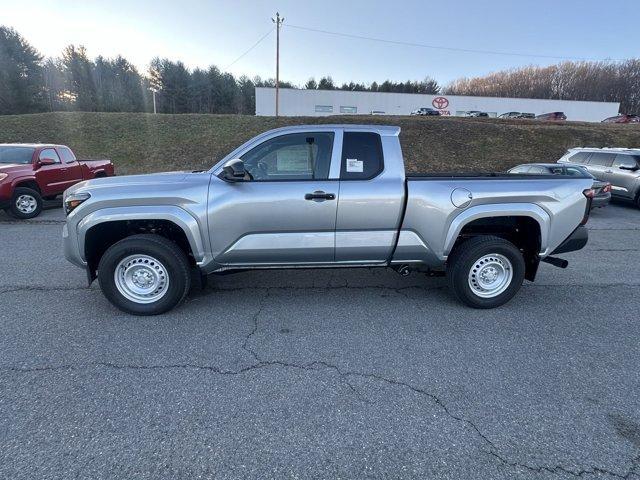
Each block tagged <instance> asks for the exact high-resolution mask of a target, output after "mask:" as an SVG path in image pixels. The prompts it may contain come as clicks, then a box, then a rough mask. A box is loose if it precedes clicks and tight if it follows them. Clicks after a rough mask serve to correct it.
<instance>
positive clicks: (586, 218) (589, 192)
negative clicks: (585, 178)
mask: <svg viewBox="0 0 640 480" xmlns="http://www.w3.org/2000/svg"><path fill="white" fill-rule="evenodd" d="M582 194H583V195H584V196H585V197H587V208H586V209H585V211H584V217H583V218H582V221H581V222H580V225H584V224H585V223H587V222H588V221H589V212H591V202H592V201H593V197H594V195H595V194H596V191H595V190H594V189H593V188H587V189H586V190H583V191H582Z"/></svg>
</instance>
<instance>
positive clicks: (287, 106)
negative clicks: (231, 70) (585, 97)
mask: <svg viewBox="0 0 640 480" xmlns="http://www.w3.org/2000/svg"><path fill="white" fill-rule="evenodd" d="M279 96H280V100H279V104H280V105H279V114H280V115H283V116H288V117H320V116H328V115H409V114H410V113H411V112H412V111H413V110H417V109H418V108H422V107H429V108H434V109H436V110H438V111H440V113H441V114H442V115H457V116H463V115H465V113H466V112H468V111H472V110H478V111H481V112H486V113H488V114H489V116H491V117H496V116H498V115H501V114H503V113H506V112H523V113H533V114H534V115H540V114H543V113H550V112H564V113H565V115H566V116H567V120H574V121H583V122H599V121H601V120H603V119H605V118H607V117H612V116H614V115H617V114H618V111H619V108H620V104H619V103H617V102H584V101H574V100H545V99H534V98H502V97H468V96H462V95H423V94H412V93H384V92H352V91H345V90H304V89H293V88H281V89H280V95H279ZM275 97H276V90H275V88H264V87H257V88H256V115H260V116H274V115H275V114H276V107H275Z"/></svg>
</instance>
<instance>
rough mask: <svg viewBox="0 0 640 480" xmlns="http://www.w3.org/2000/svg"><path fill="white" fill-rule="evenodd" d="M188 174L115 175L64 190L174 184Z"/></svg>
mask: <svg viewBox="0 0 640 480" xmlns="http://www.w3.org/2000/svg"><path fill="white" fill-rule="evenodd" d="M187 175H189V172H164V173H152V174H147V175H124V176H115V177H104V178H96V179H93V180H85V181H84V182H80V183H77V184H76V185H74V186H72V187H70V188H69V189H67V191H66V192H65V193H66V194H69V193H74V192H80V191H86V190H91V191H99V190H103V189H105V190H106V189H111V188H122V187H134V188H135V187H136V186H139V187H140V188H143V189H144V188H145V187H152V186H154V185H160V186H161V185H162V184H176V183H181V182H183V181H184V180H185V178H186V177H187Z"/></svg>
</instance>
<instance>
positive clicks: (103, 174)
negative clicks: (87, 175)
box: [93, 172, 107, 178]
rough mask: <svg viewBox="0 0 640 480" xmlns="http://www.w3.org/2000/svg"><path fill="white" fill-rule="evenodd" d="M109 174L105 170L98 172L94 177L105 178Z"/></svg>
mask: <svg viewBox="0 0 640 480" xmlns="http://www.w3.org/2000/svg"><path fill="white" fill-rule="evenodd" d="M106 176H107V174H106V173H105V172H96V174H95V175H94V176H93V178H105V177H106Z"/></svg>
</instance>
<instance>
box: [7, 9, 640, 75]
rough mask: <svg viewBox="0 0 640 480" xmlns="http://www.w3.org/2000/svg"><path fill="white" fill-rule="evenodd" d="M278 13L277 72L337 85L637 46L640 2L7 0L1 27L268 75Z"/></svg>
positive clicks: (48, 50) (47, 39) (51, 47)
mask: <svg viewBox="0 0 640 480" xmlns="http://www.w3.org/2000/svg"><path fill="white" fill-rule="evenodd" d="M276 11H278V12H280V14H281V15H282V16H283V17H284V18H285V20H284V24H283V27H282V30H281V34H280V78H281V80H288V81H291V82H293V83H296V84H304V82H306V80H307V79H308V78H310V77H315V78H316V79H319V78H320V77H322V76H324V75H331V76H332V77H333V79H334V81H335V82H336V83H343V82H350V81H354V82H364V83H370V82H372V81H374V80H375V81H378V82H380V81H382V80H385V79H391V80H395V81H404V80H409V79H411V80H419V79H422V78H424V77H425V76H430V77H433V78H435V79H436V80H438V82H440V83H441V84H447V83H448V82H450V81H452V80H454V79H456V78H460V77H471V76H478V75H484V74H487V73H490V72H494V71H498V70H503V69H508V68H514V67H519V66H525V65H549V64H553V63H558V62H560V61H562V59H563V58H565V59H574V58H584V59H590V60H604V59H614V60H617V59H625V58H630V57H634V56H638V55H639V51H638V48H637V41H636V38H635V37H636V36H637V35H636V32H637V31H638V20H639V19H640V1H639V0H607V1H604V0H448V1H447V0H439V1H431V0H423V1H420V0H406V1H402V0H387V1H379V0H339V1H335V0H322V1H310V0H307V1H302V0H298V1H295V0H271V1H266V0H235V1H231V0H227V1H223V0H209V1H206V0H180V1H175V0H154V1H147V0H139V1H137V0H130V1H123V0H111V1H96V0H82V1H75V0H58V1H45V0H32V1H30V0H22V1H16V0H0V25H6V26H10V27H13V28H15V29H16V30H18V31H19V32H20V33H21V34H22V35H23V36H24V37H25V38H26V39H27V40H28V41H29V42H30V43H31V44H32V45H33V46H34V47H36V48H37V49H38V50H39V51H40V52H41V53H42V54H43V55H45V56H53V57H55V56H58V55H59V54H60V52H61V51H62V49H63V48H64V47H65V46H66V45H68V44H71V43H73V44H76V45H84V46H85V47H86V49H87V52H88V54H89V56H90V57H96V56H98V55H102V56H104V57H114V56H116V55H122V56H124V57H125V58H127V59H128V60H130V61H131V62H132V63H133V64H134V65H136V66H137V67H138V69H139V70H140V71H142V72H146V71H147V68H148V65H149V62H150V60H151V59H152V58H153V57H156V56H158V57H166V58H169V59H172V60H181V61H182V62H183V63H184V64H185V65H187V66H188V67H189V68H196V67H203V68H206V67H208V66H209V65H216V66H218V67H219V68H220V69H221V70H223V71H229V72H231V73H233V74H234V75H243V74H245V75H248V76H250V77H253V76H255V75H260V76H261V77H263V78H269V77H275V42H276V38H275V32H274V31H272V30H273V26H274V25H273V23H272V21H271V17H272V16H274V15H275V13H276ZM299 27H304V28H310V29H316V30H324V31H329V32H335V33H342V34H348V35H354V36H364V37H371V38H379V39H385V40H390V41H394V42H400V44H397V43H395V44H394V43H383V42H378V41H372V40H365V39H361V38H353V37H343V36H338V35H330V34H326V33H320V32H315V31H309V30H304V29H301V28H299ZM268 32H271V33H269V34H268V35H267V36H266V37H265V38H264V39H263V40H262V41H261V42H259V43H258V44H257V45H256V46H255V47H254V48H253V49H251V50H250V51H249V52H248V53H246V55H244V56H242V55H243V54H244V53H245V52H247V50H249V49H250V48H251V47H252V46H253V45H254V44H256V42H257V41H258V40H259V39H260V38H261V37H263V36H264V35H266V34H267V33H268ZM404 43H413V44H422V45H430V46H438V47H447V48H452V49H462V50H481V51H499V52H508V53H512V54H518V55H497V54H489V53H482V52H468V51H467V52H465V51H457V50H444V49H437V48H425V47H420V46H410V45H405V44H404ZM532 55H540V56H542V57H535V56H532ZM241 56H242V57H241ZM239 57H241V58H239ZM547 57H560V58H547Z"/></svg>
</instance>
